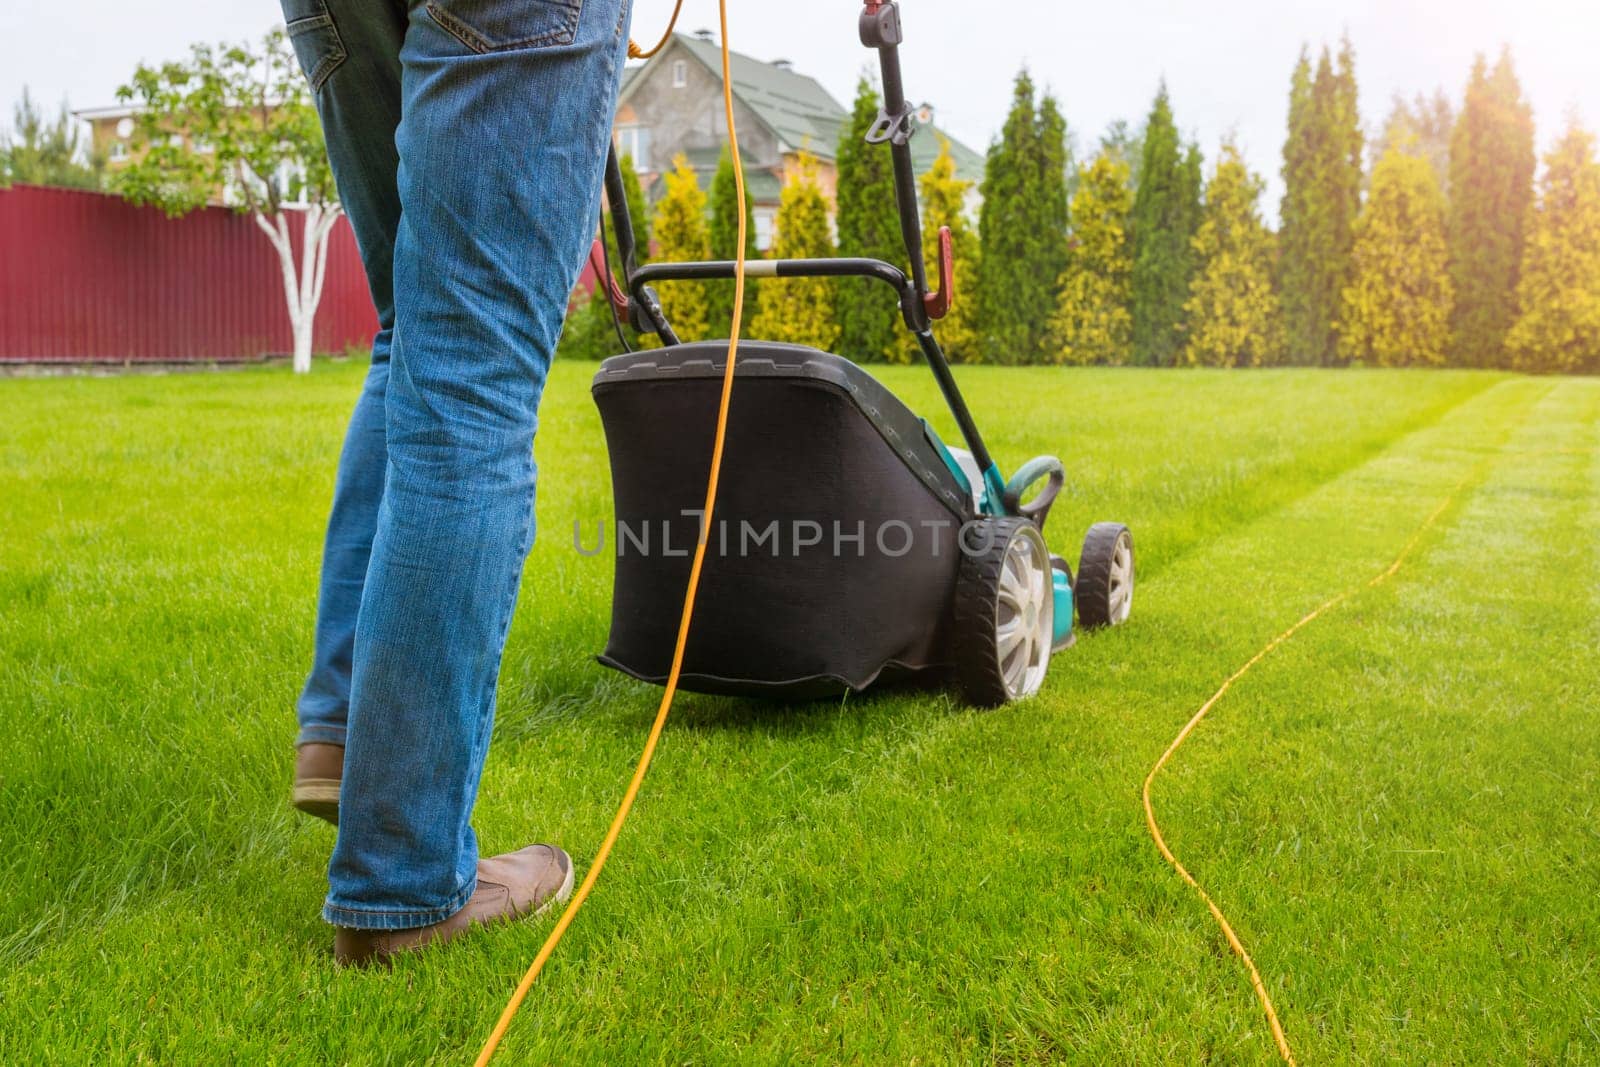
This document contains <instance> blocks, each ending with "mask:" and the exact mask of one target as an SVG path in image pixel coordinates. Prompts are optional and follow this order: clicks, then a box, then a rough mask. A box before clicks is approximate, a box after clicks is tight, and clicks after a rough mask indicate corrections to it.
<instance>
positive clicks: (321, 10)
mask: <svg viewBox="0 0 1600 1067" xmlns="http://www.w3.org/2000/svg"><path fill="white" fill-rule="evenodd" d="M283 13H284V20H285V23H286V24H287V27H288V33H289V39H290V41H291V42H292V44H293V45H294V48H295V52H296V54H297V55H298V57H299V59H300V64H301V67H302V69H304V71H305V73H306V77H307V79H308V80H309V81H310V83H311V88H312V94H313V96H314V98H315V100H316V104H317V111H318V113H319V114H320V116H321V118H322V125H323V130H324V132H325V134H326V139H327V144H328V157H329V160H330V162H331V163H332V165H333V172H334V177H335V179H336V181H337V182H338V186H339V193H340V199H341V201H342V202H343V204H344V208H345V211H346V213H347V214H348V215H349V218H350V222H351V225H352V227H353V229H354V231H355V235H356V242H357V245H358V246H359V248H360V249H361V260H362V263H363V265H364V266H365V268H366V272H367V285H368V287H369V289H370V290H371V292H372V301H373V304H374V306H375V307H376V308H377V311H378V333H377V335H376V336H375V337H374V339H373V344H372V366H371V368H370V369H369V370H368V372H367V379H366V383H365V385H364V387H363V389H362V392H361V396H360V399H359V400H358V401H357V403H356V409H355V413H354V415H353V416H352V417H351V420H350V426H349V429H348V431H347V432H346V434H345V441H344V449H343V451H342V452H341V454H340V457H339V473H338V477H337V478H336V480H335V483H334V495H333V507H332V509H331V511H330V513H329V517H328V530H327V537H326V540H325V542H324V545H323V553H322V580H321V584H320V588H319V590H318V596H317V628H316V638H315V644H314V651H313V655H312V666H311V674H310V676H309V677H308V678H307V679H306V684H305V688H304V689H303V690H302V692H301V694H300V700H299V702H298V705H297V710H298V712H299V719H300V733H299V737H298V739H297V743H299V744H305V743H307V742H313V741H316V742H325V743H329V744H337V745H342V744H344V743H345V720H346V715H347V712H348V709H349V706H350V668H351V659H352V645H353V641H354V638H355V629H356V613H357V611H358V610H359V608H360V606H361V591H362V588H363V587H364V585H365V584H366V576H367V560H368V557H369V555H370V554H371V550H372V537H373V533H374V531H375V529H376V527H377V521H378V503H379V501H380V500H381V499H382V497H383V481H384V476H385V473H386V470H387V466H388V449H387V447H386V444H385V437H386V433H385V419H386V411H385V409H386V403H385V393H386V387H387V385H388V381H389V366H388V364H389V353H390V346H391V341H392V338H393V334H394V238H395V231H396V230H397V229H398V228H399V225H400V192H399V188H398V186H397V184H396V172H397V171H398V169H399V153H398V151H397V150H396V148H395V143H394V131H395V127H396V126H398V125H399V123H400V47H401V44H402V42H403V40H404V37H405V27H406V10H405V4H404V2H403V0H283Z"/></svg>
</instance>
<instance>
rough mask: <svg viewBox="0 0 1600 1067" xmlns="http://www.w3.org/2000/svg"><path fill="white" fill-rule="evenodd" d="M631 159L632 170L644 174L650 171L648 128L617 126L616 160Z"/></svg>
mask: <svg viewBox="0 0 1600 1067" xmlns="http://www.w3.org/2000/svg"><path fill="white" fill-rule="evenodd" d="M624 156H627V157H631V158H632V159H633V169H634V170H636V171H638V172H640V173H644V172H645V171H647V170H649V169H650V127H648V126H618V127H617V158H618V159H621V158H622V157H624Z"/></svg>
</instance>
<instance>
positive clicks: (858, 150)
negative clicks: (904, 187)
mask: <svg viewBox="0 0 1600 1067" xmlns="http://www.w3.org/2000/svg"><path fill="white" fill-rule="evenodd" d="M879 110H880V107H879V99H878V92H877V90H876V89H874V88H873V87H872V83H871V82H869V81H868V80H867V79H866V78H862V79H861V80H860V81H859V82H858V83H857V84H856V99H855V106H854V107H853V108H852V110H851V113H850V123H849V125H848V126H846V127H844V129H843V131H842V132H841V133H840V135H839V148H838V166H839V180H838V183H837V186H836V187H837V190H838V191H837V193H836V199H837V201H838V214H837V216H836V221H837V225H838V231H839V254H840V255H841V256H866V257H868V258H871V259H881V260H885V261H887V262H889V263H899V262H901V260H903V259H904V257H905V244H904V242H903V241H902V239H901V236H900V216H899V215H898V214H897V213H896V211H895V203H894V165H893V162H892V161H891V159H890V156H889V149H888V146H887V145H881V144H868V143H867V140H866V136H867V131H868V130H870V129H871V128H872V124H873V123H874V122H876V121H877V118H878V112H879ZM837 285H838V295H837V306H838V311H839V344H840V346H841V347H842V349H843V351H844V353H845V355H847V356H849V357H850V358H851V359H856V360H877V359H889V358H892V356H893V354H894V352H895V350H896V348H897V347H898V345H899V342H900V337H899V332H898V320H899V312H898V310H897V305H896V304H895V299H894V294H893V293H892V292H890V291H889V289H888V288H886V287H885V286H884V285H883V283H881V282H878V281H874V280H872V279H869V278H844V279H840V280H839V282H838V283H837Z"/></svg>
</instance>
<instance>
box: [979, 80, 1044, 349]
mask: <svg viewBox="0 0 1600 1067" xmlns="http://www.w3.org/2000/svg"><path fill="white" fill-rule="evenodd" d="M1039 156H1040V151H1039V127H1038V122H1037V121H1036V118H1035V114H1034V88H1033V79H1032V78H1030V77H1029V76H1028V72H1027V71H1026V70H1024V71H1022V72H1021V73H1019V74H1018V75H1017V80H1016V84H1015V85H1014V87H1013V89H1012V94H1011V110H1010V112H1008V113H1007V115H1006V121H1005V125H1004V126H1003V127H1002V128H1001V131H1000V138H999V140H997V141H996V142H994V143H993V144H991V145H990V146H989V156H988V159H987V161H986V162H985V164H984V171H983V206H982V208H981V209H980V211H979V217H978V240H979V244H980V247H981V252H980V253H979V256H978V326H979V329H980V330H981V331H982V333H983V339H984V348H985V352H986V358H987V360H988V362H991V363H1022V362H1026V361H1028V360H1029V359H1030V358H1031V357H1032V355H1033V352H1034V350H1035V348H1036V347H1037V346H1036V344H1035V335H1034V329H1035V322H1034V320H1031V319H1030V316H1031V315H1034V314H1036V313H1037V310H1036V309H1037V305H1038V304H1039V299H1038V297H1039V294H1040V293H1041V292H1042V293H1043V294H1044V296H1045V299H1046V301H1048V299H1049V297H1050V291H1051V289H1052V288H1053V287H1054V284H1055V279H1054V278H1044V277H1041V276H1040V275H1039V274H1038V272H1037V271H1036V270H1035V269H1034V267H1033V264H1031V263H1029V262H1028V256H1029V254H1030V253H1031V252H1032V251H1033V248H1034V242H1035V235H1034V234H1033V232H1032V230H1033V219H1034V217H1035V216H1034V213H1033V211H1032V210H1031V209H1030V206H1029V197H1030V196H1032V195H1034V192H1035V189H1036V187H1037V181H1036V180H1035V177H1034V176H1035V175H1036V174H1037V173H1038V163H1037V160H1038V159H1039Z"/></svg>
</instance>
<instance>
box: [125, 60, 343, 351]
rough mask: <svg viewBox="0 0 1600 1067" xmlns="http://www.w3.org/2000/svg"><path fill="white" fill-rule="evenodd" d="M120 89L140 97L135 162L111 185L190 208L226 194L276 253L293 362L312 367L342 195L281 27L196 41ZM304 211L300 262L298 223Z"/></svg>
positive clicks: (140, 197) (172, 209)
mask: <svg viewBox="0 0 1600 1067" xmlns="http://www.w3.org/2000/svg"><path fill="white" fill-rule="evenodd" d="M117 98H118V99H119V100H122V101H125V102H132V103H135V104H136V105H138V111H137V113H136V114H135V116H134V136H133V145H132V162H130V163H129V164H128V166H126V167H124V168H123V169H121V170H120V171H118V172H117V174H116V176H115V180H114V182H113V187H114V188H115V189H116V191H117V192H119V193H120V194H121V195H122V196H123V197H125V198H126V199H128V200H130V201H132V202H134V203H136V204H153V205H155V206H157V207H160V208H161V209H162V210H163V211H165V212H166V213H167V214H168V215H172V216H178V215H183V214H186V213H188V212H190V211H193V210H195V209H196V208H200V207H204V206H205V205H206V204H208V203H210V202H211V201H213V200H214V199H216V198H217V197H218V196H219V195H221V194H223V193H226V194H227V196H228V197H229V199H230V201H231V203H232V204H233V206H234V208H235V210H237V211H240V212H242V213H245V214H248V215H250V217H251V218H253V219H254V220H255V223H256V225H257V226H258V227H259V228H260V230H261V232H262V233H264V234H266V236H267V240H268V241H270V242H271V243H272V247H273V249H274V250H275V251H276V252H277V253H278V262H279V264H280V266H281V267H282V268H283V291H284V300H285V303H286V304H287V305H288V311H289V325H290V329H291V331H292V333H293V335H294V369H295V371H296V372H297V373H304V372H306V371H308V370H310V369H311V341H312V327H313V324H314V321H315V319H316V314H317V305H318V304H319V303H320V302H321V300H322V283H323V279H324V277H325V275H326V269H327V263H328V237H329V235H330V234H331V233H332V232H333V227H334V224H335V223H336V222H338V220H339V215H340V214H341V209H340V206H339V193H338V190H337V189H336V188H335V187H334V183H333V171H332V168H331V167H329V165H328V153H327V147H326V145H325V144H324V143H323V140H322V124H321V122H319V121H318V120H317V112H316V109H315V108H314V107H313V106H312V104H311V96H310V91H309V89H308V87H307V85H306V79H305V75H304V74H302V73H301V70H300V65H299V62H298V61H297V60H296V59H295V55H294V51H293V49H292V48H290V46H289V43H288V39H287V38H286V37H285V36H284V32H283V31H282V30H281V29H277V30H273V31H272V32H270V33H268V34H267V35H266V37H265V38H264V39H263V40H262V42H261V44H260V45H259V46H253V45H245V44H238V45H217V46H212V45H204V44H197V45H195V46H194V47H193V48H192V49H191V50H190V55H189V59H188V61H187V62H173V63H164V64H162V65H161V66H159V67H146V66H144V65H142V64H141V65H140V66H139V68H138V69H137V70H135V71H134V73H133V80H132V81H131V82H129V83H128V84H127V85H124V86H122V87H121V88H119V89H118V90H117ZM295 214H297V215H300V216H301V217H302V220H303V221H302V224H301V235H302V241H301V248H300V255H299V260H298V263H297V262H296V256H295V250H294V243H293V240H292V238H291V230H290V226H289V216H290V215H295Z"/></svg>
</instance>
